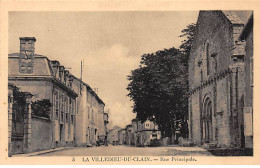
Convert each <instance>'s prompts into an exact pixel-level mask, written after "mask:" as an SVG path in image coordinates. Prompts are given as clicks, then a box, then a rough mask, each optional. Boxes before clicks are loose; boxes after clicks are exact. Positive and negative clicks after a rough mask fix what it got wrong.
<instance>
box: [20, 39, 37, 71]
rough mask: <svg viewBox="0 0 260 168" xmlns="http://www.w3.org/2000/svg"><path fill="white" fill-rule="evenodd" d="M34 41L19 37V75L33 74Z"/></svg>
mask: <svg viewBox="0 0 260 168" xmlns="http://www.w3.org/2000/svg"><path fill="white" fill-rule="evenodd" d="M35 41H36V39H35V37H20V54H19V57H20V58H19V72H20V73H33V65H34V43H35Z"/></svg>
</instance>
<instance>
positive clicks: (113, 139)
mask: <svg viewBox="0 0 260 168" xmlns="http://www.w3.org/2000/svg"><path fill="white" fill-rule="evenodd" d="M121 129H122V128H120V127H118V126H114V127H113V129H111V130H110V131H109V132H108V134H107V140H108V142H109V143H110V144H113V143H114V144H118V140H119V135H118V132H119V131H120V130H121Z"/></svg>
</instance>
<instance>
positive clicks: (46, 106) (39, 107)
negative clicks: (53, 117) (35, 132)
mask: <svg viewBox="0 0 260 168" xmlns="http://www.w3.org/2000/svg"><path fill="white" fill-rule="evenodd" d="M51 107H52V105H51V102H50V100H49V99H42V100H37V101H35V102H32V115H34V116H38V117H44V118H48V119H50V111H51Z"/></svg>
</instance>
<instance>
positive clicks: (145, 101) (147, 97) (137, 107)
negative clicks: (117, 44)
mask: <svg viewBox="0 0 260 168" xmlns="http://www.w3.org/2000/svg"><path fill="white" fill-rule="evenodd" d="M182 56H183V54H182V53H181V52H180V51H179V50H178V49H175V48H170V49H165V50H160V51H157V52H156V53H151V54H144V55H143V56H142V58H141V62H140V64H141V65H140V66H139V68H137V69H135V70H133V71H132V73H131V75H130V76H128V79H129V80H130V83H129V85H128V87H127V90H128V91H129V94H128V96H129V97H130V98H131V100H133V102H134V107H133V112H135V113H137V118H138V119H140V120H141V121H142V122H144V121H145V120H147V119H149V120H154V121H155V122H156V123H157V124H158V126H159V128H160V129H161V130H165V134H166V135H165V136H171V134H172V133H171V131H172V129H174V128H173V127H174V126H173V121H174V119H179V118H184V117H185V116H186V115H187V98H186V97H185V96H184V95H186V94H187V91H188V81H187V68H186V67H184V64H183V63H181V60H182Z"/></svg>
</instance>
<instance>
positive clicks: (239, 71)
mask: <svg viewBox="0 0 260 168" xmlns="http://www.w3.org/2000/svg"><path fill="white" fill-rule="evenodd" d="M250 14H251V11H200V13H199V18H198V22H197V30H196V33H195V37H194V40H193V43H192V48H191V52H190V58H189V85H190V86H189V89H190V97H189V133H190V135H189V138H190V140H191V141H192V142H193V143H195V144H198V145H201V144H204V145H206V146H209V147H211V146H214V147H224V148H244V147H245V130H244V127H247V126H246V125H244V124H245V123H244V119H245V111H244V110H243V109H244V101H245V76H247V75H249V74H245V70H244V63H245V62H244V61H245V43H244V42H243V41H240V40H239V36H240V34H241V33H242V31H243V29H244V25H245V23H246V21H247V20H248V18H249V17H250ZM249 106H250V105H249ZM249 113H250V110H249ZM246 124H247V123H246Z"/></svg>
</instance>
